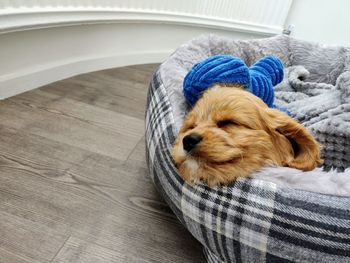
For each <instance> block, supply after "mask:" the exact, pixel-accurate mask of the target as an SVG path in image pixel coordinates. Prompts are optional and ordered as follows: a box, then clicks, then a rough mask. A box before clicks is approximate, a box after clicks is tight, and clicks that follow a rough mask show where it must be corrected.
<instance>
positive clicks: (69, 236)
mask: <svg viewBox="0 0 350 263" xmlns="http://www.w3.org/2000/svg"><path fill="white" fill-rule="evenodd" d="M71 236H72V235H68V237H67V238H66V240H65V241H64V242H63V244H62V246H61V247H60V248H59V249H58V251H57V252H56V254H55V255H54V256H53V257H52V259H51V260H50V263H52V262H54V260H55V259H56V257H57V256H58V255H59V254H60V252H61V250H62V249H63V247H64V246H65V244H66V243H67V242H68V240H69V239H70V238H71Z"/></svg>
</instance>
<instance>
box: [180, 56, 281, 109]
mask: <svg viewBox="0 0 350 263" xmlns="http://www.w3.org/2000/svg"><path fill="white" fill-rule="evenodd" d="M282 80H283V64H282V62H281V60H280V59H279V58H277V57H274V56H267V57H264V58H262V59H260V60H258V61H257V62H256V63H255V64H254V65H252V66H251V67H250V68H248V67H247V65H246V64H245V63H244V62H243V61H242V60H241V59H240V58H238V57H234V56H230V55H217V56H212V57H209V58H207V59H205V60H204V61H202V62H200V63H198V64H196V65H194V66H193V67H192V69H191V70H190V71H189V72H188V74H187V75H186V77H185V80H184V83H183V93H184V95H185V97H186V99H187V101H188V102H189V103H190V104H191V105H192V106H193V105H194V104H195V103H196V102H197V100H198V99H199V97H200V96H201V95H202V93H203V92H204V91H205V90H206V89H208V88H209V87H210V86H212V85H213V84H215V83H225V84H241V85H242V86H244V87H245V89H246V90H248V91H250V92H252V93H253V94H254V95H256V96H258V97H259V98H261V99H262V100H263V101H264V102H265V103H266V104H267V105H268V106H269V107H273V108H275V106H274V105H273V101H274V98H275V93H274V90H273V86H275V85H277V84H278V83H280V82H281V81H282Z"/></svg>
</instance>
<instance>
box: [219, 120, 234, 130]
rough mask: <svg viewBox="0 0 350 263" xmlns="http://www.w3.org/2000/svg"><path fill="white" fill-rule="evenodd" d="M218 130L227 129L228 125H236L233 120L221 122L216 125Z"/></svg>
mask: <svg viewBox="0 0 350 263" xmlns="http://www.w3.org/2000/svg"><path fill="white" fill-rule="evenodd" d="M216 125H217V126H218V127H219V128H223V127H227V126H229V125H237V123H235V122H234V121H233V120H221V121H218V122H217V123H216Z"/></svg>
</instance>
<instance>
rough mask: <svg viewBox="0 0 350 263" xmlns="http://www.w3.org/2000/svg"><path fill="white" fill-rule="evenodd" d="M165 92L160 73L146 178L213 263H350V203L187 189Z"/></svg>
mask: <svg viewBox="0 0 350 263" xmlns="http://www.w3.org/2000/svg"><path fill="white" fill-rule="evenodd" d="M167 93H168V91H167V87H165V86H164V84H163V83H162V80H161V78H160V74H159V71H158V72H156V73H155V75H154V77H153V80H152V82H151V85H150V89H149V94H148V99H147V112H146V148H147V150H146V151H147V162H148V167H149V174H150V176H151V178H152V180H153V182H154V184H155V186H156V188H157V189H158V190H159V192H160V193H161V194H162V195H163V197H164V199H165V200H166V202H167V203H168V204H169V206H170V207H171V209H172V210H173V211H174V213H175V214H176V216H177V217H178V218H179V220H180V221H181V222H182V224H183V225H184V226H185V227H186V228H187V229H188V230H189V231H190V232H191V233H192V235H193V236H194V237H195V238H196V239H198V240H199V241H200V242H201V243H202V244H203V246H204V253H205V256H206V258H207V260H208V262H331V261H332V262H337V263H338V262H350V198H340V197H336V196H329V195H320V194H316V193H311V192H305V191H297V190H293V189H281V188H279V187H278V186H276V185H275V184H273V183H269V182H266V181H260V180H256V179H249V178H240V179H238V180H237V181H236V182H234V183H233V184H231V185H230V186H227V187H216V188H209V187H207V186H206V185H196V186H189V185H188V184H186V183H184V182H183V180H182V179H181V177H180V176H179V174H178V172H177V170H176V168H175V166H174V164H173V161H172V158H171V147H172V143H173V142H174V140H175V137H176V134H175V131H174V128H173V124H174V118H173V111H172V108H171V105H170V103H169V98H168V94H167Z"/></svg>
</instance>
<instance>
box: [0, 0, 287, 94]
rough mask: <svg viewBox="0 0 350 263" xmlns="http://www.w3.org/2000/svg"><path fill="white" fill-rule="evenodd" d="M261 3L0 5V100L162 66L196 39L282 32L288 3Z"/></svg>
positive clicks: (20, 0) (160, 0) (44, 1)
mask: <svg viewBox="0 0 350 263" xmlns="http://www.w3.org/2000/svg"><path fill="white" fill-rule="evenodd" d="M260 1H261V2H260ZM260 1H259V4H257V3H256V2H255V1H253V0H245V1H241V0H223V1H222V2H221V4H215V3H217V1H213V0H180V1H170V0H150V1H141V0H132V1H121V0H119V1H106V0H105V1H103V0H99V1H97V0H79V1H77V0H66V1H55V0H50V1H49V0H35V1H34V0H25V1H24V0H16V1H1V0H0V98H6V97H9V96H12V95H15V94H18V93H21V92H24V91H27V90H30V89H33V88H36V87H39V86H42V85H45V84H48V83H50V82H53V81H57V80H60V79H63V78H67V77H71V76H74V75H77V74H81V73H86V72H90V71H95V70H101V69H106V68H112V67H119V66H126V65H132V64H142V63H155V62H161V61H162V60H164V59H165V58H166V57H167V56H169V54H171V53H172V52H173V51H174V50H175V49H176V47H178V46H179V45H180V44H181V43H183V42H185V41H187V40H188V39H190V38H193V37H195V36H198V35H201V34H208V33H216V34H220V35H227V36H230V37H233V38H241V39H243V38H256V37H262V36H270V35H273V34H276V33H279V32H281V31H282V28H283V24H284V19H285V18H286V15H287V13H288V9H289V7H290V3H291V0H260ZM262 2H264V4H262ZM1 5H2V6H1ZM261 10H264V15H262V13H261V12H260V11H261ZM274 14H275V15H274Z"/></svg>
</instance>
